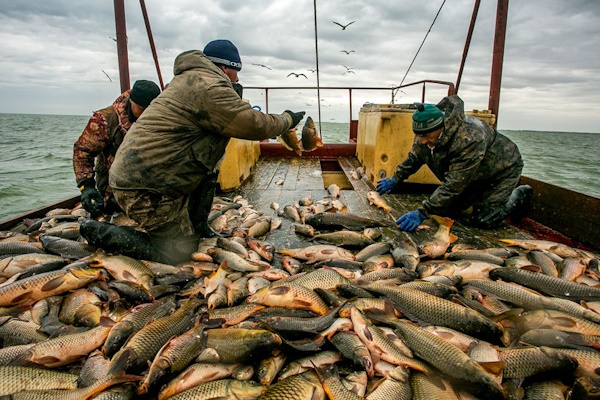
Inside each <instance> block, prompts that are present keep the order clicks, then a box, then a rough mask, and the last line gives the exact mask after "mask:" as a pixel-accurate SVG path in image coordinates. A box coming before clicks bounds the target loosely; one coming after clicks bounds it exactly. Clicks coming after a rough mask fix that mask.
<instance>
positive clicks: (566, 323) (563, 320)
mask: <svg viewBox="0 0 600 400" xmlns="http://www.w3.org/2000/svg"><path fill="white" fill-rule="evenodd" d="M552 322H556V323H557V324H558V325H559V326H561V327H565V328H572V327H575V326H577V321H575V320H574V319H573V318H569V317H553V318H552Z"/></svg>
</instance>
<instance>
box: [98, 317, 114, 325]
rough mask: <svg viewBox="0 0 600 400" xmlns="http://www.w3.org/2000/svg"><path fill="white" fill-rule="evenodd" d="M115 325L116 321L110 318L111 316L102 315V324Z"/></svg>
mask: <svg viewBox="0 0 600 400" xmlns="http://www.w3.org/2000/svg"><path fill="white" fill-rule="evenodd" d="M115 325H116V322H115V321H113V320H112V319H110V318H109V317H105V316H104V315H103V316H101V317H100V326H104V327H111V326H115Z"/></svg>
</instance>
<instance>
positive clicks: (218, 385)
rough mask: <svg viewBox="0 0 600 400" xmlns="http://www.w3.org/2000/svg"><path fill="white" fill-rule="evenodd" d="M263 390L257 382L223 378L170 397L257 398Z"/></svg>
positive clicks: (176, 399)
mask: <svg viewBox="0 0 600 400" xmlns="http://www.w3.org/2000/svg"><path fill="white" fill-rule="evenodd" d="M262 392H264V387H263V386H262V385H260V384H258V383H255V382H250V381H238V380H235V379H221V380H218V381H212V382H207V383H202V384H200V385H198V386H196V387H193V388H191V389H188V390H186V391H184V392H181V393H179V394H176V395H175V396H173V397H169V398H170V399H172V400H196V399H238V398H256V397H258V396H259V395H260V394H261V393H262ZM238 394H239V395H240V397H238ZM242 395H245V397H242Z"/></svg>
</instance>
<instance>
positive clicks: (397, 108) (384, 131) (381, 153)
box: [356, 104, 495, 184]
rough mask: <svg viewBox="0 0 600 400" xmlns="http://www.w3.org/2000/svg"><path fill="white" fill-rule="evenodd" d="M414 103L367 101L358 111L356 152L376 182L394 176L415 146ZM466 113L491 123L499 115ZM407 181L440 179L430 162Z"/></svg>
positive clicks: (425, 181) (370, 176) (418, 181)
mask: <svg viewBox="0 0 600 400" xmlns="http://www.w3.org/2000/svg"><path fill="white" fill-rule="evenodd" d="M413 107H414V106H413V105H412V104H410V105H409V104H393V105H391V104H367V105H364V106H363V107H362V108H361V110H360V112H359V114H358V132H357V144H356V156H357V158H358V161H359V162H360V163H361V164H362V165H363V167H364V168H365V173H366V175H367V177H368V178H369V179H370V180H371V182H373V184H377V181H378V180H379V179H381V178H384V177H388V178H389V177H390V176H392V175H393V174H394V172H395V171H396V167H397V166H398V165H399V164H401V163H402V161H404V159H405V158H406V156H407V155H408V153H409V151H410V149H411V148H412V145H413V141H414V138H415V135H414V133H413V131H412V115H413V113H414V111H415V110H414V108H413ZM466 114H467V115H473V116H475V117H477V118H479V119H481V120H483V121H484V122H486V123H488V124H490V125H491V124H493V123H494V120H495V116H494V115H493V114H491V112H490V111H487V110H485V111H477V110H475V111H470V112H466ZM406 181H407V182H413V183H426V184H439V183H440V181H439V180H438V179H437V177H436V176H435V175H434V174H433V173H432V172H431V170H430V169H429V167H427V166H426V165H424V166H423V167H421V168H420V169H419V171H417V172H416V173H415V174H413V175H411V176H410V177H409V178H408V179H407V180H406Z"/></svg>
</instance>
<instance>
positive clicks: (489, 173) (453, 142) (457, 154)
mask: <svg viewBox="0 0 600 400" xmlns="http://www.w3.org/2000/svg"><path fill="white" fill-rule="evenodd" d="M437 106H438V108H439V109H440V110H442V112H444V115H445V119H444V131H443V133H442V135H441V136H440V138H439V139H438V142H437V143H436V144H435V147H433V148H430V147H429V146H427V145H424V144H422V143H421V140H420V139H419V138H418V137H415V141H414V143H413V147H412V149H411V150H410V152H409V154H408V157H407V158H406V159H405V160H404V161H403V162H402V164H400V165H399V166H398V168H397V169H396V173H395V178H396V182H402V181H404V179H406V178H408V177H409V176H410V175H412V174H414V173H415V172H417V171H418V169H419V168H420V167H421V166H422V165H423V164H427V166H429V168H430V169H431V171H432V172H433V173H434V174H435V176H436V177H437V178H438V179H439V180H440V181H441V182H442V184H441V185H440V186H439V187H438V188H437V189H436V190H435V191H434V192H433V194H431V196H430V197H429V198H428V199H426V200H425V201H423V206H422V207H421V208H419V210H420V211H421V212H422V213H423V214H425V215H430V214H441V215H444V214H448V213H449V212H450V211H452V210H457V209H458V210H462V209H465V208H467V207H469V206H470V205H471V204H461V199H464V198H465V197H464V196H463V193H464V192H465V191H468V190H470V188H471V189H472V188H477V187H489V186H490V184H492V183H494V182H500V181H502V180H503V179H505V178H507V177H513V176H515V174H520V173H521V170H522V169H523V161H522V159H521V154H520V153H519V149H518V148H517V146H516V145H515V144H514V143H513V142H512V141H511V140H510V139H508V138H507V137H506V136H504V135H502V134H501V133H499V132H498V131H497V130H496V129H494V128H493V127H490V126H489V125H487V124H486V123H484V122H482V121H481V120H479V119H477V118H475V117H472V116H468V115H465V113H464V103H463V101H462V100H461V98H460V97H458V96H450V97H446V98H444V99H442V101H440V103H439V104H438V105H437Z"/></svg>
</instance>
